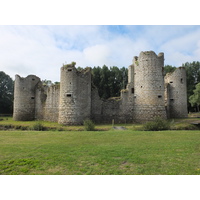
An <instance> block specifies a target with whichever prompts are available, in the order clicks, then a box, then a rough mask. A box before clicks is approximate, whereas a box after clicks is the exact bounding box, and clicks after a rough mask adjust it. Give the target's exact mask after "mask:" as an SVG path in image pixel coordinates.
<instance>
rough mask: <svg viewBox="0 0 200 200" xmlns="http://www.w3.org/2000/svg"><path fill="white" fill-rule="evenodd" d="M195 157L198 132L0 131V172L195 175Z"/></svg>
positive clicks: (198, 169)
mask: <svg viewBox="0 0 200 200" xmlns="http://www.w3.org/2000/svg"><path fill="white" fill-rule="evenodd" d="M27 123H28V122H27ZM199 157H200V132H199V131H158V132H148V131H132V130H125V131H119V130H117V131H114V130H110V131H92V132H85V131H62V132H58V131H42V132H39V131H0V174H116V175H117V174H200V159H199Z"/></svg>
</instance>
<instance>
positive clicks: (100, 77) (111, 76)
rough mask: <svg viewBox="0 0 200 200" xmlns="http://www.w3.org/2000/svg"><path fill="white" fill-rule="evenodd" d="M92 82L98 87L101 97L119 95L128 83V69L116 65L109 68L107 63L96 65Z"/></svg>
mask: <svg viewBox="0 0 200 200" xmlns="http://www.w3.org/2000/svg"><path fill="white" fill-rule="evenodd" d="M92 82H93V84H94V85H95V86H96V87H97V88H98V91H99V96H100V98H102V99H108V98H109V97H118V96H120V91H121V90H122V89H125V87H126V85H127V83H128V69H127V68H125V67H122V68H118V67H116V66H114V67H110V68H108V67H107V66H106V65H104V66H103V67H94V68H93V69H92Z"/></svg>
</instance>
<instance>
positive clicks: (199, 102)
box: [189, 83, 200, 112]
mask: <svg viewBox="0 0 200 200" xmlns="http://www.w3.org/2000/svg"><path fill="white" fill-rule="evenodd" d="M193 92H194V94H193V95H191V96H190V97H189V102H190V103H191V105H192V107H194V106H196V107H197V111H198V112H199V106H200V83H198V84H196V86H195V90H194V91H193Z"/></svg>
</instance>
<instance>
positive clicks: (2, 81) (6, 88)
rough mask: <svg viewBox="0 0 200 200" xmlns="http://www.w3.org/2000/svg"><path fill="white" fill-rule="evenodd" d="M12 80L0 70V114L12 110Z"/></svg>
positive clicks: (8, 112)
mask: <svg viewBox="0 0 200 200" xmlns="http://www.w3.org/2000/svg"><path fill="white" fill-rule="evenodd" d="M13 99H14V81H13V80H12V78H11V77H10V76H9V75H7V74H6V73H5V72H2V71H0V114H11V113H12V111H13Z"/></svg>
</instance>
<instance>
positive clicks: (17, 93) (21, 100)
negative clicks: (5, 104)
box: [13, 75, 40, 121]
mask: <svg viewBox="0 0 200 200" xmlns="http://www.w3.org/2000/svg"><path fill="white" fill-rule="evenodd" d="M39 82H40V79H39V78H38V77H37V76H34V75H29V76H27V77H26V78H21V77H20V76H19V75H16V76H15V87H14V113H13V118H14V120H16V121H30V120H34V119H35V97H36V96H35V95H36V94H35V88H36V87H37V84H38V83H39Z"/></svg>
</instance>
